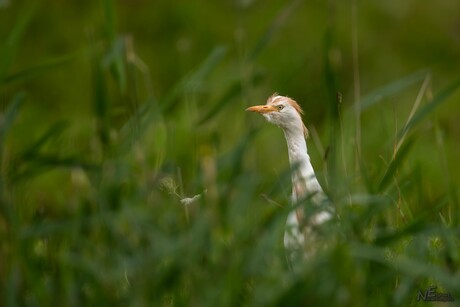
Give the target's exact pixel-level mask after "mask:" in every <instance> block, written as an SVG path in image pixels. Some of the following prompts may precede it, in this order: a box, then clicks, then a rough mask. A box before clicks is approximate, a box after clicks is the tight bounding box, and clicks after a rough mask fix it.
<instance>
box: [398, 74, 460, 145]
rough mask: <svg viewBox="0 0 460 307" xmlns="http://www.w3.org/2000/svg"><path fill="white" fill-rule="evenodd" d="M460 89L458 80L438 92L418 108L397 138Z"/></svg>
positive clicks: (459, 80)
mask: <svg viewBox="0 0 460 307" xmlns="http://www.w3.org/2000/svg"><path fill="white" fill-rule="evenodd" d="M459 87H460V79H458V80H456V81H455V82H453V83H452V84H450V85H449V86H447V87H446V88H444V89H443V90H442V91H440V92H439V93H438V94H437V95H436V96H434V98H433V99H432V100H431V101H430V102H428V103H427V104H425V105H424V106H422V107H420V108H419V110H418V111H417V112H416V113H415V114H414V116H413V117H412V118H411V119H410V120H409V121H408V122H407V124H406V125H405V126H404V128H403V129H401V130H400V131H399V132H398V138H401V137H402V136H403V135H405V134H406V133H407V132H408V131H409V130H410V129H412V127H413V126H414V125H416V124H417V123H419V122H420V121H421V120H423V119H424V118H425V117H427V116H428V115H430V114H431V113H432V112H433V111H434V110H435V109H436V108H438V107H439V106H441V105H442V104H443V103H444V102H446V101H447V100H448V98H449V97H450V96H451V95H452V94H454V93H455V92H456V91H457V90H458V89H459Z"/></svg>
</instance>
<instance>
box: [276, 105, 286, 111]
mask: <svg viewBox="0 0 460 307" xmlns="http://www.w3.org/2000/svg"><path fill="white" fill-rule="evenodd" d="M276 108H277V109H278V111H281V110H282V109H283V108H284V106H283V105H282V104H280V105H279V106H276Z"/></svg>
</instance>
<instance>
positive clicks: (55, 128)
mask: <svg viewBox="0 0 460 307" xmlns="http://www.w3.org/2000/svg"><path fill="white" fill-rule="evenodd" d="M68 125H69V124H68V123H67V122H64V121H62V122H58V123H55V124H54V125H52V126H51V127H50V128H49V129H48V130H47V131H46V132H45V133H44V134H43V135H42V136H41V137H40V138H39V139H38V140H37V141H36V142H34V143H33V144H31V145H30V146H29V147H28V148H27V149H26V150H24V152H23V153H22V155H21V156H22V160H27V159H29V158H31V157H32V156H34V155H36V154H37V153H38V152H39V151H40V149H41V148H42V147H43V145H45V144H46V143H47V142H48V141H49V140H50V139H51V138H57V137H58V136H59V135H61V133H63V132H64V130H65V129H66V128H67V127H68Z"/></svg>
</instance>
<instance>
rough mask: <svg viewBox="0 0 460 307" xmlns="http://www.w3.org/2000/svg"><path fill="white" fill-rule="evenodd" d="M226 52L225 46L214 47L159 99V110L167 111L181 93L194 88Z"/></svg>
mask: <svg viewBox="0 0 460 307" xmlns="http://www.w3.org/2000/svg"><path fill="white" fill-rule="evenodd" d="M226 53H227V48H226V47H224V46H218V47H216V48H214V50H213V51H212V52H211V54H210V55H209V56H208V57H207V58H206V59H205V60H204V62H203V63H202V64H201V65H200V66H199V67H198V68H197V69H196V70H195V72H193V73H192V74H190V75H189V76H187V77H185V78H184V79H182V80H181V81H180V82H179V83H178V84H177V85H176V86H175V87H174V88H173V89H172V90H171V92H170V93H169V94H168V95H167V96H166V98H165V99H164V100H162V101H161V110H162V111H168V110H169V109H171V107H172V106H173V105H174V102H175V101H176V99H178V98H179V97H180V95H182V94H183V93H185V92H187V91H190V90H192V89H195V88H196V87H197V86H198V85H199V84H200V83H201V82H202V81H203V80H204V78H206V77H207V76H208V75H209V73H211V71H212V70H213V69H214V68H215V67H216V66H217V64H219V62H220V61H221V60H222V59H223V57H224V56H225V54H226Z"/></svg>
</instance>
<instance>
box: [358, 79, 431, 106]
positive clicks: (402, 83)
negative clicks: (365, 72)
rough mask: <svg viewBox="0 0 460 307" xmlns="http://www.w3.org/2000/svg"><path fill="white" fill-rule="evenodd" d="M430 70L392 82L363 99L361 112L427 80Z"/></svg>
mask: <svg viewBox="0 0 460 307" xmlns="http://www.w3.org/2000/svg"><path fill="white" fill-rule="evenodd" d="M427 74H428V70H421V71H417V72H415V73H413V74H410V75H409V76H406V77H404V78H401V79H399V80H396V81H394V82H391V83H389V84H387V85H385V86H383V87H381V88H378V89H376V90H375V91H373V92H371V93H370V94H368V95H366V96H364V97H363V98H362V99H361V112H363V111H365V110H367V109H368V108H370V107H372V106H374V105H375V104H377V103H379V102H380V101H382V100H383V99H385V98H388V97H391V96H393V95H396V94H397V93H399V92H401V91H403V90H404V89H406V88H408V87H410V86H411V85H413V84H415V83H417V82H420V81H422V80H423V79H425V78H426V75H427Z"/></svg>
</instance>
